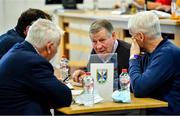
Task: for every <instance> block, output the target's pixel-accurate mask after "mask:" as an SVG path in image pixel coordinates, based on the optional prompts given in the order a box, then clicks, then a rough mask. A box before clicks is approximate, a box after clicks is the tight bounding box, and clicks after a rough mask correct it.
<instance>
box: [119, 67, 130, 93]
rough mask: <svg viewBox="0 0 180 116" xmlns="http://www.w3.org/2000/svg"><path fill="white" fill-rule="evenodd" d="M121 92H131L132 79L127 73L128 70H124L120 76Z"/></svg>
mask: <svg viewBox="0 0 180 116" xmlns="http://www.w3.org/2000/svg"><path fill="white" fill-rule="evenodd" d="M119 83H120V87H121V89H120V90H130V77H129V75H128V73H127V69H122V72H121V74H120V75H119Z"/></svg>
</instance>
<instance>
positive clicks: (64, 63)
mask: <svg viewBox="0 0 180 116" xmlns="http://www.w3.org/2000/svg"><path fill="white" fill-rule="evenodd" d="M68 63H69V61H68V59H67V58H66V57H65V56H62V58H61V61H60V73H61V77H62V80H63V82H66V81H67V80H68V79H69V65H68Z"/></svg>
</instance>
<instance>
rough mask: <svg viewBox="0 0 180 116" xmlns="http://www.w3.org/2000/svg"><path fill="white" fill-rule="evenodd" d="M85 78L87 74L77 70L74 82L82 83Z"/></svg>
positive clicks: (73, 76)
mask: <svg viewBox="0 0 180 116" xmlns="http://www.w3.org/2000/svg"><path fill="white" fill-rule="evenodd" d="M84 76H85V72H84V71H83V70H76V71H74V73H73V74H72V79H73V81H74V82H78V83H82V80H83V78H84Z"/></svg>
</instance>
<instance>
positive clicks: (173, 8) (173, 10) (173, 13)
mask: <svg viewBox="0 0 180 116" xmlns="http://www.w3.org/2000/svg"><path fill="white" fill-rule="evenodd" d="M176 9H177V8H176V0H172V1H171V18H172V19H176V18H177V16H176Z"/></svg>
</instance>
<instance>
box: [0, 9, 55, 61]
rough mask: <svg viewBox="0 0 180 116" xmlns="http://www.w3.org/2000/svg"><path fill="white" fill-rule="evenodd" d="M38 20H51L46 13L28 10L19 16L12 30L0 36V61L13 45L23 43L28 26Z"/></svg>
mask: <svg viewBox="0 0 180 116" xmlns="http://www.w3.org/2000/svg"><path fill="white" fill-rule="evenodd" d="M39 18H43V19H49V20H51V17H50V15H48V14H47V13H45V12H43V11H41V10H39V9H32V8H30V9H28V10H26V11H25V12H23V13H22V14H21V16H20V17H19V19H18V22H17V25H16V27H15V28H14V29H10V30H9V31H7V32H6V33H4V34H3V35H1V36H0V59H1V57H2V56H3V55H4V54H5V53H6V52H7V51H8V50H9V49H10V48H11V47H12V46H13V45H14V44H16V43H19V42H22V41H24V39H25V37H26V35H27V31H28V29H29V26H30V25H31V24H32V23H33V22H34V21H36V20H37V19H39Z"/></svg>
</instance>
